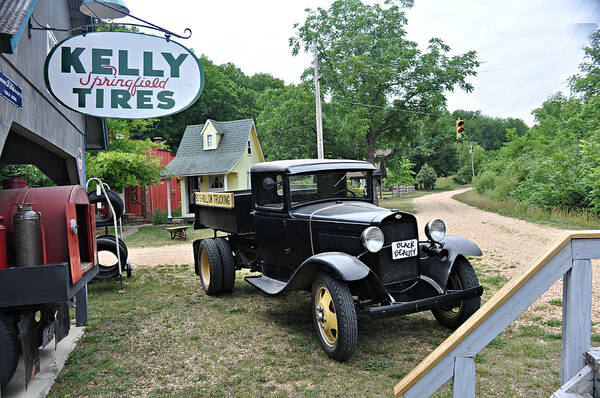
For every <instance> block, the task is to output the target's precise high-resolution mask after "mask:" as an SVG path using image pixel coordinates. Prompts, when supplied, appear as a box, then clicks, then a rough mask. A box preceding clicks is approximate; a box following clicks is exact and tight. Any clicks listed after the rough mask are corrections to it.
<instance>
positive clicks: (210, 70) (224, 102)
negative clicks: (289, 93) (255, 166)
mask: <svg viewBox="0 0 600 398" xmlns="http://www.w3.org/2000/svg"><path fill="white" fill-rule="evenodd" d="M199 60H200V63H201V64H202V68H203V69H204V77H205V80H206V83H205V85H204V89H203V91H202V95H201V96H200V98H199V99H198V101H196V102H195V103H194V104H193V105H192V106H190V107H189V108H187V109H186V110H184V111H182V112H179V113H176V114H173V115H169V116H166V117H163V118H161V119H160V120H159V121H158V123H157V124H156V125H155V127H154V131H153V132H152V134H154V135H160V136H162V137H164V138H165V139H166V142H167V144H168V145H169V146H170V147H171V148H174V149H175V150H176V149H177V148H178V147H179V143H180V141H181V138H182V137H183V132H184V131H185V128H186V126H188V125H193V124H203V123H204V122H205V121H206V120H207V119H213V120H219V121H227V120H237V119H250V118H251V119H256V118H257V117H258V115H259V114H260V111H261V109H262V108H261V106H260V104H259V102H258V99H259V97H260V95H261V94H262V93H263V92H264V91H267V90H269V89H280V88H282V87H283V86H284V84H283V81H282V80H280V79H277V78H275V77H273V76H271V75H269V74H266V73H258V74H256V75H253V76H250V77H248V76H246V75H245V74H244V73H243V72H242V71H241V70H240V69H239V68H237V67H236V66H235V65H233V64H231V63H227V64H224V65H215V64H214V63H213V62H212V61H211V60H210V59H208V58H207V57H205V56H201V57H199ZM260 133H261V131H260V129H259V134H260ZM261 138H262V137H261Z"/></svg>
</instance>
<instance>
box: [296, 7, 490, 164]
mask: <svg viewBox="0 0 600 398" xmlns="http://www.w3.org/2000/svg"><path fill="white" fill-rule="evenodd" d="M402 4H403V5H406V6H410V5H412V1H404V2H403V3H402ZM406 24H407V19H406V15H405V12H404V10H403V9H402V8H401V7H400V6H398V5H397V4H393V3H386V4H385V5H384V6H381V5H379V4H374V5H368V4H363V3H362V2H361V1H360V0H338V1H335V2H333V4H332V5H331V6H330V7H329V9H327V10H325V9H322V8H318V9H317V10H309V11H308V16H307V18H306V21H305V22H304V24H303V25H301V26H299V25H296V27H297V33H296V35H295V36H294V37H292V38H290V45H291V47H292V53H293V54H294V55H297V54H298V53H299V52H300V50H301V49H303V50H304V51H308V50H309V47H310V46H311V44H313V43H314V44H316V46H317V48H318V51H319V57H320V62H321V65H322V66H321V68H320V71H321V74H322V78H323V79H322V86H321V87H322V90H323V93H324V95H326V96H330V97H331V102H334V103H343V104H347V105H353V106H355V107H364V108H365V110H364V115H363V116H362V117H360V118H357V121H360V124H358V125H356V126H355V128H354V129H353V131H354V134H356V135H358V136H359V137H360V138H361V140H362V141H363V145H364V146H365V152H366V158H367V159H368V160H369V161H371V162H373V161H374V158H375V150H376V149H378V148H380V145H378V141H379V140H380V138H384V137H386V138H387V139H388V141H399V140H401V139H402V138H406V137H407V136H408V135H410V134H411V132H413V133H414V132H415V128H414V127H413V126H412V125H411V124H412V122H413V121H414V120H415V119H417V118H418V119H421V120H423V119H427V118H434V119H435V118H436V116H437V115H438V114H439V113H440V112H441V111H442V110H443V109H444V107H445V105H446V97H445V95H444V93H445V92H446V91H452V90H454V88H455V87H459V88H462V89H464V90H466V91H471V90H472V86H471V85H470V84H469V83H468V82H467V81H466V80H465V79H466V77H468V76H471V75H475V68H476V67H477V66H478V62H477V61H476V54H475V52H474V51H470V52H467V53H465V54H460V55H456V56H449V55H448V54H449V52H450V47H449V46H448V45H446V44H445V43H444V42H443V41H442V40H441V39H438V38H433V39H431V40H430V41H429V46H428V48H427V50H426V51H424V52H423V51H421V50H419V48H418V46H417V44H416V43H415V42H413V41H410V40H408V39H407V38H406ZM311 74H312V70H311V69H309V70H307V71H306V72H305V77H306V78H307V79H309V77H310V75H311Z"/></svg>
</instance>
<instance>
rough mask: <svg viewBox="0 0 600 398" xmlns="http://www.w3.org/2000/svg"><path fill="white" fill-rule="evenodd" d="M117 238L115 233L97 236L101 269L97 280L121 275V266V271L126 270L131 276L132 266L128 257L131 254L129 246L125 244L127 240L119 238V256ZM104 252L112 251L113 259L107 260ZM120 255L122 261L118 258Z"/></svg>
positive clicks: (111, 257) (105, 279)
mask: <svg viewBox="0 0 600 398" xmlns="http://www.w3.org/2000/svg"><path fill="white" fill-rule="evenodd" d="M116 239H117V238H116V237H115V236H114V235H101V236H99V237H97V238H96V242H97V247H98V262H99V267H100V270H99V272H98V275H97V276H96V277H95V278H94V280H95V281H107V280H111V279H115V278H117V277H119V275H120V272H119V267H121V271H125V272H126V273H127V276H131V267H130V266H129V263H128V262H127V258H128V256H129V251H128V250H127V246H126V245H125V242H123V241H122V240H121V239H119V240H118V241H119V248H118V253H119V256H117V244H116V241H115V240H116ZM102 252H108V253H111V254H112V256H109V258H110V259H111V260H108V261H107V260H105V259H104V258H105V257H106V256H104V255H101V253H102ZM119 257H120V260H121V261H120V262H119V260H118V259H119Z"/></svg>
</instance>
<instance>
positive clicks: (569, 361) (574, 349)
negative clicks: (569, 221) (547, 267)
mask: <svg viewBox="0 0 600 398" xmlns="http://www.w3.org/2000/svg"><path fill="white" fill-rule="evenodd" d="M591 328H592V263H591V261H590V260H573V266H572V267H571V269H570V270H569V271H567V272H566V273H565V275H564V276H563V313H562V331H563V336H562V363H561V373H560V384H561V385H563V384H565V383H566V382H567V381H568V380H569V379H570V378H571V377H573V376H574V375H575V374H577V372H579V370H581V368H583V367H584V366H585V359H584V355H585V353H586V352H587V351H589V350H590V346H591V338H592V336H591Z"/></svg>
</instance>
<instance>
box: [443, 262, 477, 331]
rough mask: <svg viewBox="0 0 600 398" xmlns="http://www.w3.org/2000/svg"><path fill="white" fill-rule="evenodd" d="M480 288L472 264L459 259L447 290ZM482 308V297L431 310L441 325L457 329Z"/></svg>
mask: <svg viewBox="0 0 600 398" xmlns="http://www.w3.org/2000/svg"><path fill="white" fill-rule="evenodd" d="M477 286H479V280H478V279H477V274H475V270H474V269H473V266H472V265H471V263H470V262H469V261H468V260H467V259H466V258H464V257H458V258H457V259H456V261H455V263H454V267H452V272H451V273H450V277H449V278H448V284H447V285H446V290H464V289H470V288H473V287H477ZM480 306H481V297H474V298H472V299H469V300H463V301H460V302H458V303H456V304H453V305H452V304H451V305H448V306H444V307H440V308H437V309H435V310H431V312H432V313H433V316H434V317H435V319H436V320H437V321H438V322H439V323H440V325H442V326H444V327H447V328H449V329H456V328H457V327H459V326H460V325H462V324H463V323H464V321H466V320H467V319H469V317H470V316H471V315H473V314H474V313H475V311H477V310H478V309H479V307H480Z"/></svg>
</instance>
